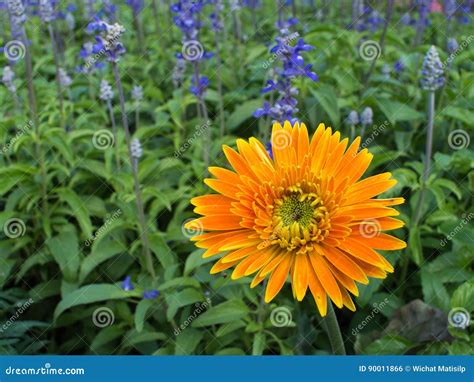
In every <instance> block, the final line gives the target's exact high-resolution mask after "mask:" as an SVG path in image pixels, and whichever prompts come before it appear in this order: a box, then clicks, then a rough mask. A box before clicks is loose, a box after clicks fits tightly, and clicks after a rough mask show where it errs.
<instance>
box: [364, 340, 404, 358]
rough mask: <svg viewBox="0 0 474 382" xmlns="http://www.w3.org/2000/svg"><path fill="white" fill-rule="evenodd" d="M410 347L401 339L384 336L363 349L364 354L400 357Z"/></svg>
mask: <svg viewBox="0 0 474 382" xmlns="http://www.w3.org/2000/svg"><path fill="white" fill-rule="evenodd" d="M411 346H412V345H411V343H410V342H409V341H408V340H406V339H404V338H402V337H392V336H385V337H382V338H380V339H378V340H376V341H374V342H372V343H371V344H370V345H369V346H367V347H366V348H365V349H364V353H365V354H375V355H401V354H405V353H406V352H407V351H408V350H409V349H410V347H411Z"/></svg>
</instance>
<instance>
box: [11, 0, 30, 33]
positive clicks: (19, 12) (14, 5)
mask: <svg viewBox="0 0 474 382" xmlns="http://www.w3.org/2000/svg"><path fill="white" fill-rule="evenodd" d="M7 8H8V13H9V14H10V20H11V22H12V24H14V25H15V26H17V27H18V26H20V25H22V24H24V23H25V22H26V15H25V6H24V5H23V2H22V1H21V0H7Z"/></svg>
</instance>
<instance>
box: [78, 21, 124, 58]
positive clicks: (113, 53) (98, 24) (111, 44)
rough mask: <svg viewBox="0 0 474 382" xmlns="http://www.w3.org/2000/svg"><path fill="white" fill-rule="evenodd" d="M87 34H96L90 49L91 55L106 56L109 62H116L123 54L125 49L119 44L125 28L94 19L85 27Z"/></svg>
mask: <svg viewBox="0 0 474 382" xmlns="http://www.w3.org/2000/svg"><path fill="white" fill-rule="evenodd" d="M87 31H88V32H89V33H94V32H95V33H97V34H96V36H95V40H96V43H95V44H94V46H93V48H92V53H94V54H95V55H97V56H99V57H98V58H99V59H100V58H101V57H102V56H106V58H107V60H108V61H110V62H118V61H119V60H120V57H121V56H122V55H123V54H125V47H124V46H123V44H122V42H121V37H122V34H123V33H124V32H125V28H124V27H123V26H122V25H120V24H118V23H115V24H108V23H106V22H105V21H102V20H100V19H96V20H95V21H94V22H92V23H90V24H89V25H88V26H87Z"/></svg>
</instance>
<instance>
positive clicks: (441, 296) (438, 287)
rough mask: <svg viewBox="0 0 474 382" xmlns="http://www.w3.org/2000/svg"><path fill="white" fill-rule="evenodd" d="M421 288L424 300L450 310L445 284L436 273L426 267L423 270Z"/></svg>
mask: <svg viewBox="0 0 474 382" xmlns="http://www.w3.org/2000/svg"><path fill="white" fill-rule="evenodd" d="M421 288H422V290H423V297H424V300H425V301H426V302H427V303H429V304H430V305H434V306H436V307H438V308H440V309H441V310H444V311H446V312H447V311H448V310H449V295H448V292H447V291H446V288H445V287H444V285H443V284H442V283H441V282H440V281H439V278H438V277H436V275H434V274H432V273H431V272H428V271H427V270H425V269H422V270H421Z"/></svg>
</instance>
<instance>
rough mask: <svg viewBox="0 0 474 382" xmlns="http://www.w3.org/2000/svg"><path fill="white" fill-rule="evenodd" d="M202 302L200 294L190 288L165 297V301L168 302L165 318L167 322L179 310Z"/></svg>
mask: <svg viewBox="0 0 474 382" xmlns="http://www.w3.org/2000/svg"><path fill="white" fill-rule="evenodd" d="M202 300H203V297H202V294H201V293H200V292H198V291H197V290H195V289H192V288H187V289H184V290H182V291H180V292H175V293H173V294H170V295H167V296H166V301H167V302H168V310H167V312H166V316H167V318H168V320H171V319H172V318H173V317H174V316H175V315H176V312H177V311H178V309H179V308H182V307H183V306H187V305H191V304H194V303H198V302H201V301H202Z"/></svg>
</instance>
